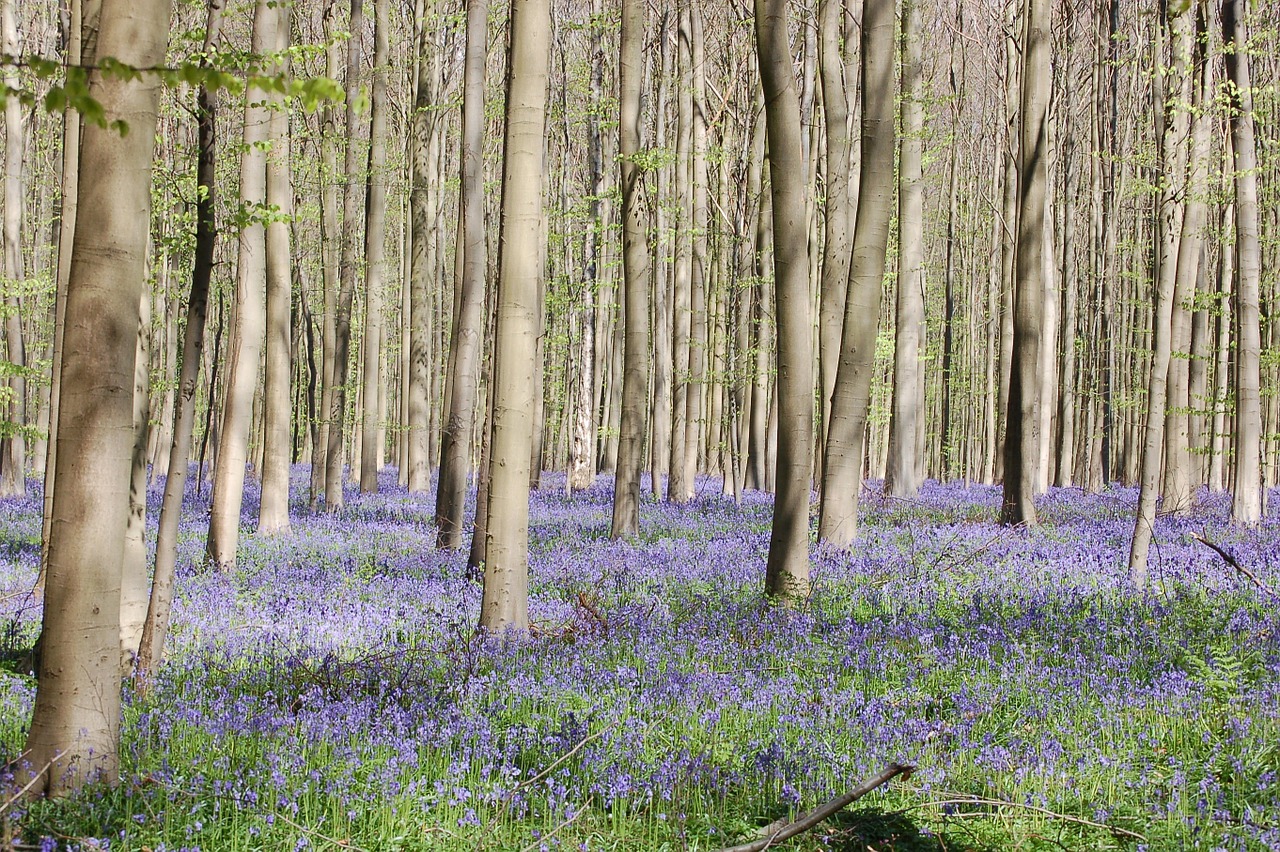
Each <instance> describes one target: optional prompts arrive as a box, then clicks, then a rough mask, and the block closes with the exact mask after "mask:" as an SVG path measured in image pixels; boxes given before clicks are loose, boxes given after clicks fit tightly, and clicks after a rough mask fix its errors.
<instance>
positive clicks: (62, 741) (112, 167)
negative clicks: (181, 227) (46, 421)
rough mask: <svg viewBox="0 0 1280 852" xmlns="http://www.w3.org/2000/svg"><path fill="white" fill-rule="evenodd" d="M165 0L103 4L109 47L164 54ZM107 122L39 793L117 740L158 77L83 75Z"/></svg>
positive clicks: (71, 311)
mask: <svg viewBox="0 0 1280 852" xmlns="http://www.w3.org/2000/svg"><path fill="white" fill-rule="evenodd" d="M168 26H169V3H168V2H166V0H127V2H126V1H125V0H104V2H103V14H102V29H101V33H100V35H99V44H100V47H101V50H102V52H103V55H106V56H112V57H115V58H116V59H118V60H119V61H121V62H123V63H125V64H127V65H132V66H135V67H143V68H147V67H152V66H155V65H159V64H160V63H161V62H162V61H163V60H164V54H165V43H166V41H167V34H168ZM89 94H90V96H91V97H93V98H94V100H96V101H97V102H98V103H99V104H101V105H102V107H103V112H104V117H105V118H106V120H107V121H108V122H111V121H115V120H125V121H127V122H128V123H129V131H130V132H129V134H128V135H127V136H125V135H122V134H120V133H119V132H118V131H116V130H115V129H108V128H107V127H99V126H97V125H96V124H92V123H86V125H85V128H84V134H83V141H82V144H81V148H80V158H81V164H82V165H83V174H84V175H85V180H84V181H83V182H82V183H81V185H80V201H81V208H82V209H81V215H80V221H79V225H80V227H78V228H77V229H76V234H75V242H74V247H73V250H72V258H71V270H70V277H69V281H68V284H69V286H68V290H67V312H66V315H67V317H68V322H67V324H66V328H65V332H64V338H63V347H64V350H63V359H62V402H61V405H62V410H61V416H60V417H59V418H58V435H57V441H58V443H59V445H60V446H59V453H58V458H57V463H58V468H59V469H58V471H57V472H56V473H55V476H56V479H57V482H58V499H57V502H56V504H55V506H54V516H53V524H52V530H51V535H50V541H49V562H48V568H47V577H48V581H47V583H46V584H45V598H44V631H43V637H44V639H43V653H42V657H41V661H40V678H39V685H38V686H37V688H36V698H35V710H34V713H33V715H32V721H31V728H30V732H29V734H28V736H27V743H26V747H25V748H24V749H23V754H24V756H25V759H26V760H27V761H28V762H29V765H30V766H31V767H33V770H32V772H33V775H34V776H35V778H34V780H35V784H34V786H33V788H32V792H33V793H35V794H37V795H38V794H41V793H45V794H49V795H63V794H67V793H71V792H74V791H76V790H78V789H79V788H80V787H81V786H83V785H84V784H85V783H86V782H87V781H90V780H95V781H100V782H105V783H108V784H110V783H114V782H115V781H116V780H117V779H118V777H119V743H120V607H119V603H118V602H119V600H120V577H121V563H122V559H123V555H124V532H125V524H126V520H127V517H128V512H129V494H128V490H129V472H130V466H131V448H132V446H133V441H134V430H133V412H132V402H133V394H132V393H121V392H120V389H121V388H132V387H133V375H134V366H135V363H136V352H135V347H136V340H137V334H138V325H139V317H138V302H139V299H140V298H141V297H142V292H143V282H144V281H145V280H146V276H145V265H146V264H145V256H146V248H147V229H148V224H149V222H150V221H151V209H150V208H151V163H152V150H153V148H154V141H155V130H156V112H157V108H158V105H159V99H160V82H159V81H158V80H157V79H155V78H154V77H148V76H145V75H144V76H142V77H139V78H136V79H129V80H125V79H122V78H121V77H120V76H117V75H104V74H102V73H101V72H100V71H96V70H95V71H91V72H90V73H89Z"/></svg>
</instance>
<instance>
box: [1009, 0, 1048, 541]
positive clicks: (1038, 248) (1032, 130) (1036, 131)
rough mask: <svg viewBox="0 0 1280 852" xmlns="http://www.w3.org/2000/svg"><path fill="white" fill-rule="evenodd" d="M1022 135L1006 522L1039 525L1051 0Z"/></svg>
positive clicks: (1027, 9)
mask: <svg viewBox="0 0 1280 852" xmlns="http://www.w3.org/2000/svg"><path fill="white" fill-rule="evenodd" d="M1023 10H1024V14H1025V16H1026V19H1025V34H1026V40H1025V42H1024V51H1023V66H1022V97H1021V107H1020V112H1021V115H1022V134H1021V139H1020V140H1019V144H1018V171H1019V180H1018V248H1017V262H1016V268H1017V277H1016V279H1015V285H1014V309H1013V311H1014V315H1013V360H1012V361H1011V370H1010V376H1009V410H1008V413H1007V416H1006V425H1005V441H1004V453H1003V458H1004V497H1003V500H1002V504H1001V510H1000V520H1001V522H1002V523H1006V524H1026V525H1034V524H1035V523H1036V508H1035V503H1034V502H1033V498H1034V497H1035V487H1036V461H1037V459H1038V458H1039V452H1040V443H1039V442H1040V409H1039V397H1040V391H1041V376H1040V345H1041V342H1040V338H1041V330H1042V329H1043V327H1044V283H1043V280H1042V275H1043V274H1044V257H1043V253H1044V211H1045V203H1044V202H1045V190H1046V184H1047V183H1048V181H1047V172H1048V160H1049V138H1048V137H1049V133H1048V129H1049V122H1048V107H1049V85H1050V82H1051V79H1052V78H1051V77H1050V70H1049V51H1050V41H1049V38H1050V35H1049V3H1048V0H1024V4H1023Z"/></svg>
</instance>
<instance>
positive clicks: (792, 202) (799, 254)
mask: <svg viewBox="0 0 1280 852" xmlns="http://www.w3.org/2000/svg"><path fill="white" fill-rule="evenodd" d="M755 10H756V50H757V54H758V56H759V60H760V81H761V83H762V84H763V86H764V100H765V129H766V131H767V133H768V142H769V184H770V190H771V193H770V194H771V196H772V200H773V235H774V260H773V269H774V310H775V316H776V317H777V323H778V360H777V365H778V421H779V425H778V463H777V488H778V491H777V496H776V499H775V501H774V509H773V528H772V532H771V534H770V537H769V559H768V565H767V568H766V575H765V591H766V592H767V593H768V594H769V595H771V596H773V597H776V598H779V599H781V600H784V601H789V600H802V599H804V598H805V597H807V596H808V594H809V496H810V494H811V491H812V488H811V479H812V466H813V343H812V339H813V333H812V322H811V320H810V316H809V246H808V242H809V234H808V231H809V229H808V223H807V221H806V216H805V192H806V181H805V165H804V162H805V157H804V150H803V147H802V145H801V139H800V129H801V128H800V102H799V100H798V99H797V97H796V84H795V76H794V74H793V73H792V70H791V68H792V57H791V47H790V45H789V43H788V41H787V5H786V0H756V5H755Z"/></svg>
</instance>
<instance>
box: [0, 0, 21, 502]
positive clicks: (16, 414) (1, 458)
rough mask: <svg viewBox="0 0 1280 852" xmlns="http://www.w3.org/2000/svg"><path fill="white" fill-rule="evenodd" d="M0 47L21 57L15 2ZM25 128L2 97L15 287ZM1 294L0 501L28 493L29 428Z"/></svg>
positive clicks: (7, 303) (0, 29)
mask: <svg viewBox="0 0 1280 852" xmlns="http://www.w3.org/2000/svg"><path fill="white" fill-rule="evenodd" d="M0 44H2V45H3V50H4V53H6V54H7V55H9V56H14V57H16V56H19V55H20V49H19V45H18V26H17V22H16V20H15V18H14V13H13V0H0ZM0 80H2V82H3V84H4V85H5V86H7V87H8V88H9V89H10V90H11V91H15V90H17V88H18V78H17V73H16V71H15V69H14V68H13V66H6V67H5V70H4V73H3V77H2V78H0ZM25 124H26V122H24V121H23V120H22V104H21V103H20V102H19V101H18V99H17V98H16V97H10V98H6V99H5V105H4V127H5V137H4V138H5V145H4V229H3V239H4V266H3V274H4V277H5V279H6V280H7V281H11V282H18V281H21V280H23V278H25V277H26V274H25V271H24V265H23V262H22V195H23V162H22V161H23V148H24V147H25V145H24V143H25V141H26V135H27V133H26V127H25ZM4 289H5V293H4V308H5V320H4V337H5V356H4V357H5V360H7V361H8V362H9V363H10V364H12V365H13V366H14V367H16V368H18V370H17V371H15V372H14V374H13V375H12V376H10V377H9V378H7V379H3V378H0V387H4V386H5V385H7V386H8V392H9V393H8V397H9V400H8V403H7V405H6V406H5V408H6V409H7V410H5V411H3V412H0V421H7V422H8V426H5V427H2V428H0V497H21V496H24V495H25V494H26V493H27V450H26V446H27V443H26V438H25V436H24V434H23V432H22V431H21V430H22V427H25V426H26V425H27V422H26V421H27V411H26V407H27V406H26V395H27V381H26V379H25V378H24V377H23V374H22V372H21V369H22V368H24V367H25V366H26V363H27V355H26V347H25V345H24V341H23V335H22V314H21V312H20V310H19V308H20V304H19V301H18V295H17V293H18V288H17V287H16V286H9V287H5V288H4Z"/></svg>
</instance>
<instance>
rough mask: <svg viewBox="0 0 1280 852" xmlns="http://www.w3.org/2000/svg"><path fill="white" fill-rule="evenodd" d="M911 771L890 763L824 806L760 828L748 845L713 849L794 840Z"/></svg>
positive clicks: (740, 849) (734, 849)
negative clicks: (798, 835)
mask: <svg viewBox="0 0 1280 852" xmlns="http://www.w3.org/2000/svg"><path fill="white" fill-rule="evenodd" d="M914 771H915V767H914V766H905V765H903V764H901V763H891V764H889V765H888V766H886V767H885V768H884V769H882V770H880V772H879V773H878V774H876V775H873V776H871V777H870V778H868V779H867V780H865V781H863V782H862V783H861V784H859V785H858V786H857V787H855V788H853V789H852V790H850V791H849V792H847V793H845V794H843V795H840V796H837V797H836V798H834V799H832V800H831V801H829V802H827V803H826V804H825V805H820V806H819V807H816V808H814V809H813V810H811V811H808V812H806V813H802V814H800V815H799V816H797V817H796V818H795V819H785V818H784V819H780V820H776V821H775V822H771V823H769V824H768V825H766V826H765V827H764V828H763V829H761V831H760V834H761V837H759V838H758V839H756V840H753V841H751V842H750V843H740V844H738V845H737V846H726V847H724V848H722V849H719V850H716V852H763V850H765V849H768V848H770V847H771V846H773V845H774V844H775V843H781V842H782V841H784V840H787V839H788V838H791V837H795V836H796V835H797V834H803V833H804V832H806V831H808V830H809V829H811V828H813V827H814V826H816V825H818V824H819V823H821V822H823V821H824V820H826V819H827V818H829V817H832V816H834V815H835V814H837V813H839V812H840V811H842V810H844V808H845V807H847V806H848V805H850V804H851V803H853V802H856V801H857V800H858V799H861V798H862V797H863V796H865V795H867V794H868V793H870V792H871V791H872V790H875V789H876V788H877V787H880V786H883V785H884V784H888V783H889V782H890V781H892V780H893V779H894V778H896V777H898V776H899V775H901V776H903V777H909V776H910V775H911V773H912V772H914Z"/></svg>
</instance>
